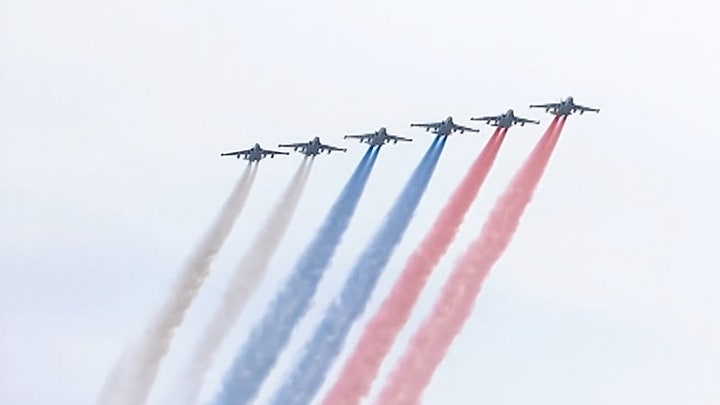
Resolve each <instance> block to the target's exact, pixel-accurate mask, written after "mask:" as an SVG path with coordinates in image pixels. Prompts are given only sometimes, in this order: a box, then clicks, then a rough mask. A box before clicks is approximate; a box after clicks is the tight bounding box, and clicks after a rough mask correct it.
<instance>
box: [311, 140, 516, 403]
mask: <svg viewBox="0 0 720 405" xmlns="http://www.w3.org/2000/svg"><path fill="white" fill-rule="evenodd" d="M506 133H507V128H498V129H497V130H495V133H494V134H493V135H492V137H491V138H490V140H488V142H487V144H486V145H485V147H484V148H483V150H482V152H481V153H480V154H479V155H478V157H477V158H476V159H475V162H474V163H473V164H472V166H470V170H468V172H467V174H466V175H465V178H464V179H463V180H462V182H461V183H460V184H459V185H458V187H457V189H456V190H455V192H454V193H453V195H452V196H451V197H450V199H449V200H448V202H447V204H446V205H445V208H443V210H442V211H441V212H440V215H439V216H438V217H437V219H435V223H434V224H433V226H432V228H431V230H430V232H429V233H428V234H427V236H425V238H424V239H423V241H422V242H421V243H420V245H419V246H418V247H417V248H416V249H415V252H414V253H413V254H412V255H411V256H410V258H409V259H408V261H407V263H406V264H405V269H404V270H403V271H402V272H401V273H400V278H399V279H398V281H397V282H396V283H395V286H394V287H393V290H392V291H391V292H390V295H389V296H388V297H387V298H386V299H385V301H383V303H382V305H381V306H380V309H379V310H378V311H377V313H376V314H375V315H374V316H373V318H372V319H371V320H370V322H368V324H367V325H366V326H365V329H364V330H363V334H362V336H361V337H360V340H359V341H358V343H357V345H356V347H355V351H354V352H353V353H352V354H351V356H350V358H349V359H348V360H347V361H346V362H345V364H344V365H343V368H342V371H341V372H340V376H339V378H338V380H337V381H336V382H335V384H334V385H333V386H332V388H330V390H329V391H328V393H327V395H326V396H325V399H324V400H323V402H322V403H323V404H324V405H336V404H345V405H350V404H359V403H360V401H361V400H362V398H363V397H364V396H365V395H367V393H368V391H369V390H370V386H371V384H372V382H373V380H375V377H376V376H377V373H378V371H379V370H380V366H381V365H382V361H383V359H384V358H385V356H386V355H387V353H388V352H389V351H390V348H391V347H392V344H393V341H394V340H395V338H396V337H397V335H398V333H400V330H402V327H403V326H404V325H405V323H406V322H407V320H408V318H409V317H410V313H411V312H412V308H413V307H414V306H415V303H416V302H417V299H418V297H419V296H420V293H421V292H422V289H423V287H424V286H425V283H426V282H427V279H428V277H429V276H430V273H431V272H432V271H433V269H434V268H435V266H437V264H438V262H440V259H441V258H442V257H443V256H444V255H445V252H447V249H448V248H449V247H450V244H451V243H452V241H453V239H455V235H456V234H457V231H458V228H459V227H460V225H461V224H462V221H463V218H464V217H465V214H466V213H467V211H468V209H469V208H470V206H471V205H472V202H473V201H474V200H475V196H477V194H478V192H479V191H480V187H481V186H482V184H483V182H484V181H485V178H486V177H487V175H488V173H489V172H490V169H491V168H492V166H493V163H494V162H495V158H496V157H497V154H498V151H499V150H500V146H501V145H502V142H503V140H504V139H505V134H506Z"/></svg>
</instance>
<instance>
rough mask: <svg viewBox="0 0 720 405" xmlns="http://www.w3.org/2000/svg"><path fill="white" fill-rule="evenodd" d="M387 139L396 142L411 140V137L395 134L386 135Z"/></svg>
mask: <svg viewBox="0 0 720 405" xmlns="http://www.w3.org/2000/svg"><path fill="white" fill-rule="evenodd" d="M387 139H389V140H391V141H393V142H397V141H405V142H412V139H410V138H405V137H402V136H397V135H388V136H387Z"/></svg>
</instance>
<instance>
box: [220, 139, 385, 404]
mask: <svg viewBox="0 0 720 405" xmlns="http://www.w3.org/2000/svg"><path fill="white" fill-rule="evenodd" d="M378 152H379V148H377V147H370V148H368V151H367V152H366V153H365V156H363V158H362V160H361V161H360V163H359V164H358V166H357V168H356V169H355V172H354V173H353V174H352V176H351V177H350V179H349V180H348V182H347V184H346V185H345V188H344V189H343V190H342V192H341V193H340V196H338V199H337V200H336V201H335V204H333V206H332V208H331V209H330V212H329V213H328V215H327V216H326V217H325V222H323V225H322V226H321V227H320V229H319V230H318V231H317V233H316V234H315V238H314V239H313V241H312V242H311V243H310V245H308V247H307V248H306V249H305V252H304V253H303V255H302V256H301V257H300V259H299V260H298V262H297V263H296V264H295V268H294V270H293V272H292V273H291V276H290V279H289V280H288V281H287V282H286V283H285V285H284V287H283V288H282V290H280V292H279V293H278V295H276V296H275V298H274V300H273V301H272V303H271V304H270V309H269V310H268V311H267V312H266V314H265V316H263V318H262V320H261V321H260V324H259V325H257V326H255V327H254V328H253V330H252V332H250V337H249V338H248V341H247V342H246V343H245V345H244V346H243V347H242V349H241V352H240V355H239V356H238V357H236V358H235V362H234V363H233V366H232V368H231V369H230V371H229V372H228V374H227V375H226V377H225V383H224V385H223V387H222V390H221V391H220V394H219V395H218V397H217V398H216V400H215V403H216V404H227V405H229V404H246V403H249V402H250V401H252V399H253V398H254V397H255V395H257V392H258V391H259V390H260V387H261V386H262V383H263V381H265V378H266V377H267V376H268V374H270V371H271V370H272V368H273V366H274V365H275V362H276V361H277V359H278V357H279V356H280V353H281V352H282V349H283V348H284V347H285V345H286V344H287V342H288V340H290V336H291V334H292V331H293V329H294V328H295V325H296V324H297V323H298V322H299V321H300V320H301V319H302V317H303V315H305V313H306V312H307V310H308V308H309V307H310V303H311V301H312V297H313V296H314V295H315V291H316V290H317V286H318V284H319V282H320V279H321V278H322V276H323V273H324V272H325V269H326V268H327V267H328V266H329V264H330V260H331V259H332V257H333V256H334V254H335V250H336V249H337V247H338V245H339V244H340V239H341V238H342V235H343V234H344V233H345V230H346V229H347V227H348V225H349V224H350V219H351V218H352V216H353V214H354V213H355V208H357V205H358V202H359V201H360V197H361V196H362V193H363V190H364V189H365V184H366V183H367V180H368V178H369V177H370V173H371V171H372V167H373V165H374V164H375V159H376V158H377V155H378Z"/></svg>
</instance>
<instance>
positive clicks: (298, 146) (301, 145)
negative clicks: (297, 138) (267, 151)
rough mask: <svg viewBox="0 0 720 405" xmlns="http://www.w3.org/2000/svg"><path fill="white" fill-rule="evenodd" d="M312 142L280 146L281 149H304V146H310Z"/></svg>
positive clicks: (282, 144)
mask: <svg viewBox="0 0 720 405" xmlns="http://www.w3.org/2000/svg"><path fill="white" fill-rule="evenodd" d="M309 144H310V142H300V143H281V144H280V145H278V147H280V148H302V147H303V146H308V145H309Z"/></svg>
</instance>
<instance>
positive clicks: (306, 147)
mask: <svg viewBox="0 0 720 405" xmlns="http://www.w3.org/2000/svg"><path fill="white" fill-rule="evenodd" d="M278 146H279V147H281V148H293V150H294V151H295V152H298V151H300V153H303V154H305V156H316V155H317V154H318V153H322V152H323V151H324V152H327V153H328V154H329V153H330V152H332V151H340V152H345V151H347V149H345V148H338V147H335V146H330V145H325V144H324V143H322V142H320V138H319V137H317V136H316V137H315V138H313V139H312V140H311V141H309V142H300V143H285V144H280V145H278Z"/></svg>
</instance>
